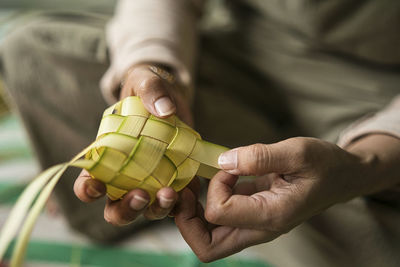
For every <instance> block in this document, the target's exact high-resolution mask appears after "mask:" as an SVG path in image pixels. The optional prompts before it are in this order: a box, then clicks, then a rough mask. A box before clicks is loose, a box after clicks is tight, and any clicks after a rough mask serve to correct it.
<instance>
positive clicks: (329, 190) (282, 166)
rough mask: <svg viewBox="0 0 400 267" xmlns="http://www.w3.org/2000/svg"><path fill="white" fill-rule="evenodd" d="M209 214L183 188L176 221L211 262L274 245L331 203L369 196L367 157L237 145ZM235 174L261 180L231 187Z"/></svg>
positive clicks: (294, 146) (224, 159)
mask: <svg viewBox="0 0 400 267" xmlns="http://www.w3.org/2000/svg"><path fill="white" fill-rule="evenodd" d="M219 164H220V166H221V167H222V168H223V169H224V170H225V171H226V172H224V171H220V172H219V173H218V174H217V175H216V176H215V177H214V178H213V179H212V180H211V182H210V185H209V189H208V195H207V205H206V209H205V210H203V208H202V206H201V204H200V203H199V202H198V201H197V198H196V196H195V194H194V192H193V191H191V190H190V189H189V188H185V189H184V190H183V191H182V192H181V194H182V196H181V199H183V200H184V201H179V203H178V205H177V207H176V209H175V212H174V214H175V222H176V224H177V226H178V228H179V230H180V232H181V234H182V236H183V238H184V239H185V240H186V242H187V243H188V244H189V246H190V247H191V248H192V249H193V251H194V252H195V253H196V254H197V256H198V257H199V259H200V260H201V261H204V262H210V261H213V260H216V259H220V258H223V257H226V256H229V255H231V254H234V253H236V252H239V251H241V250H243V249H244V248H247V247H249V246H252V245H256V244H260V243H264V242H268V241H271V240H273V239H275V238H276V237H278V236H279V235H282V234H284V233H286V232H288V231H290V230H291V229H292V228H294V227H295V226H297V225H298V224H300V223H302V222H303V221H305V220H307V219H308V218H310V217H312V216H314V215H316V214H318V213H320V212H321V211H323V210H324V209H326V208H328V207H329V206H331V205H333V204H335V203H338V202H342V201H346V200H349V199H351V198H353V197H355V196H359V195H362V194H366V193H371V192H369V191H368V190H369V188H367V186H366V185H367V184H368V182H367V180H368V179H370V178H369V177H370V175H369V173H370V171H369V168H370V166H369V164H370V159H369V158H368V157H362V156H357V155H354V154H351V153H349V152H347V151H345V150H343V149H341V148H339V147H338V146H336V145H334V144H331V143H328V142H324V141H321V140H318V139H313V138H291V139H287V140H285V141H282V142H279V143H275V144H271V145H264V144H256V145H251V146H247V147H240V148H236V149H233V150H230V151H228V152H225V153H224V154H222V155H221V157H220V160H219ZM238 175H256V176H260V177H258V178H254V179H253V180H250V181H247V182H243V183H240V184H237V185H236V182H237V180H238Z"/></svg>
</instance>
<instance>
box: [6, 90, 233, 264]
mask: <svg viewBox="0 0 400 267" xmlns="http://www.w3.org/2000/svg"><path fill="white" fill-rule="evenodd" d="M226 150H228V149H227V148H225V147H222V146H219V145H215V144H212V143H209V142H206V141H204V140H201V137H200V135H199V134H198V133H197V132H196V131H194V130H193V129H192V128H190V127H189V126H187V125H186V124H184V123H183V122H182V121H180V120H179V119H178V118H177V117H176V116H171V117H169V118H167V119H160V118H157V117H154V116H153V115H151V114H150V113H148V112H147V111H146V109H145V108H144V106H143V104H142V102H141V100H140V99H139V98H138V97H134V96H132V97H127V98H125V99H124V100H122V101H120V102H118V103H116V104H115V105H113V106H111V107H109V108H108V109H106V110H105V112H104V114H103V119H102V121H101V124H100V127H99V132H98V135H97V138H96V141H94V142H93V143H92V144H90V145H89V146H88V147H87V148H85V149H84V150H83V151H81V152H80V153H79V154H78V155H76V156H75V157H74V158H73V159H72V160H71V161H69V162H67V163H62V164H58V165H56V166H53V167H51V168H49V169H47V170H46V171H44V172H43V173H41V174H40V175H38V176H37V177H36V178H35V179H34V180H33V181H32V182H31V183H30V184H29V185H28V186H27V188H26V189H25V190H24V192H23V193H22V194H21V196H20V197H19V199H18V200H17V202H16V204H15V205H14V207H13V209H12V211H11V213H10V215H9V216H8V218H7V221H6V222H5V223H4V225H3V228H2V229H1V232H0V261H1V259H2V258H3V256H4V254H5V252H6V250H7V248H8V246H9V245H10V243H11V241H12V240H13V238H14V237H15V235H16V234H17V232H18V229H19V228H20V226H21V224H22V228H21V230H20V233H19V235H18V238H17V241H16V244H15V248H14V251H13V254H12V258H11V266H13V267H14V266H16V267H19V266H21V265H22V263H23V258H24V255H25V251H26V248H27V245H28V242H29V237H30V234H31V233H32V230H33V227H34V225H35V222H36V220H37V218H38V216H39V214H40V212H41V210H42V209H43V207H44V205H45V204H46V202H47V199H48V198H49V196H50V194H51V192H52V191H53V190H54V187H55V185H56V184H57V182H58V181H59V179H60V178H61V176H62V174H63V173H64V172H65V170H66V169H67V168H68V167H70V166H75V167H80V168H84V169H86V170H88V171H89V173H90V174H91V175H92V177H93V178H94V179H98V180H100V181H102V182H104V183H105V184H106V187H107V194H108V196H109V197H110V198H111V199H114V200H116V199H119V198H121V197H123V195H124V194H125V193H126V192H128V191H129V190H132V189H134V188H141V189H143V190H145V191H147V192H148V193H149V195H150V197H151V201H154V199H155V195H156V192H157V190H158V189H160V188H161V187H163V186H171V187H172V188H173V189H175V190H176V191H179V190H181V189H183V188H184V187H185V186H186V185H187V184H188V183H189V182H190V181H191V180H192V178H193V177H194V176H195V175H196V174H198V175H199V176H202V177H205V178H212V177H213V176H214V174H215V173H216V172H217V171H218V167H219V166H218V157H219V155H220V154H221V153H223V152H224V151H226ZM83 156H84V158H83V159H82V157H83Z"/></svg>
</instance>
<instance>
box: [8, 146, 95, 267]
mask: <svg viewBox="0 0 400 267" xmlns="http://www.w3.org/2000/svg"><path fill="white" fill-rule="evenodd" d="M92 145H93V144H92ZM92 145H90V146H89V147H87V148H86V149H84V150H83V151H82V152H80V153H79V154H78V155H76V156H75V157H74V158H73V159H72V160H71V161H70V162H68V163H64V164H60V165H57V166H58V167H59V168H56V169H57V171H56V172H55V173H54V174H53V175H51V176H50V179H49V181H48V183H47V184H46V185H45V187H44V188H43V190H42V191H41V192H40V194H39V196H38V197H37V199H36V201H35V203H34V204H33V206H32V208H31V209H30V210H29V213H28V215H27V218H26V220H25V223H24V225H23V226H22V229H21V232H20V234H19V235H18V239H17V242H16V245H15V248H14V251H13V254H12V257H11V266H12V267H19V266H21V265H22V262H23V259H24V256H25V252H26V247H27V245H28V242H29V237H30V235H31V233H32V230H33V227H34V225H35V222H36V220H37V218H38V217H39V214H40V211H41V210H42V209H43V207H44V205H45V204H46V202H47V200H48V198H49V196H50V194H51V192H53V189H54V187H55V185H56V184H57V182H58V180H59V179H60V178H61V176H62V174H63V173H64V172H65V170H66V169H67V168H68V167H69V166H70V164H72V163H73V162H75V161H77V160H78V159H79V158H81V157H82V156H83V155H85V154H86V153H87V152H88V151H89V150H90V149H91V147H92ZM57 166H55V167H57ZM55 167H53V168H55ZM35 195H36V194H35Z"/></svg>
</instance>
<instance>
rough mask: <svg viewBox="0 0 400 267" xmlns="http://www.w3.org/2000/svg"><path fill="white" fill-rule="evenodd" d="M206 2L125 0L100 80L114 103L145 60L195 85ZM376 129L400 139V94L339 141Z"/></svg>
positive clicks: (111, 28)
mask: <svg viewBox="0 0 400 267" xmlns="http://www.w3.org/2000/svg"><path fill="white" fill-rule="evenodd" d="M202 5H203V0H162V1H160V0H134V1H133V0H120V1H119V3H118V5H117V8H116V13H115V16H114V18H113V19H112V20H111V22H110V23H109V24H108V27H107V30H106V34H107V42H108V45H109V48H110V56H111V65H110V67H109V69H108V70H107V72H106V73H105V75H104V76H103V78H102V80H101V84H100V86H101V89H102V93H103V95H104V97H105V99H106V100H107V101H108V102H109V103H112V102H115V101H117V99H118V96H117V94H118V89H119V85H120V82H121V80H122V79H123V76H124V75H125V73H126V72H127V70H128V69H129V67H130V66H132V65H134V64H137V63H142V62H156V63H161V64H166V65H169V66H172V67H173V68H174V69H175V70H176V71H177V75H178V78H179V79H180V81H181V82H182V83H183V84H185V85H186V86H187V87H188V88H193V87H192V77H193V68H194V60H195V55H196V43H197V21H198V19H199V17H200V14H201V9H202ZM399 86H400V85H399ZM189 90H191V89H189ZM399 91H400V90H399ZM371 133H383V134H388V135H392V136H395V137H398V138H400V94H399V96H398V97H396V98H395V99H394V100H393V102H392V103H391V104H390V105H389V106H388V107H387V108H385V109H383V110H381V111H380V112H379V113H377V114H368V115H366V117H365V118H362V119H360V120H359V121H357V122H355V123H353V124H352V125H350V126H349V127H348V128H347V129H346V130H345V131H343V132H342V134H341V135H340V138H339V140H338V145H340V146H341V147H345V146H346V145H348V144H349V143H351V142H352V141H353V140H355V139H357V138H359V137H361V136H364V135H367V134H371Z"/></svg>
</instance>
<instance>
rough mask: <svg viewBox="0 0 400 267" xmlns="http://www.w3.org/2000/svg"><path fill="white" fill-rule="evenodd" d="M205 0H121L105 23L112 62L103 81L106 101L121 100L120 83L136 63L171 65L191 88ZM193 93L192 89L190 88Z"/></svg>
mask: <svg viewBox="0 0 400 267" xmlns="http://www.w3.org/2000/svg"><path fill="white" fill-rule="evenodd" d="M202 2H203V0H120V1H119V2H118V4H117V6H116V11H115V15H114V17H113V18H112V20H111V21H110V22H109V23H108V25H107V27H106V39H107V44H108V47H109V53H110V60H111V64H110V67H109V68H108V70H107V71H106V73H105V74H104V76H103V77H102V79H101V81H100V87H101V90H102V93H103V96H104V98H105V99H106V101H107V102H109V103H113V102H115V101H117V100H118V94H119V86H120V82H121V80H122V79H123V78H124V77H123V76H124V75H125V73H126V71H127V70H128V69H129V68H130V67H131V66H132V65H134V64H137V63H141V62H154V63H159V64H165V65H168V66H170V67H172V68H173V69H174V70H175V71H176V74H177V78H178V79H179V80H180V82H182V83H183V84H184V85H185V86H186V87H187V88H188V90H192V88H193V87H192V73H193V68H194V61H195V55H196V48H197V47H196V46H197V45H196V44H197V21H198V19H199V16H200V14H201V8H202ZM189 95H191V92H189Z"/></svg>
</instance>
